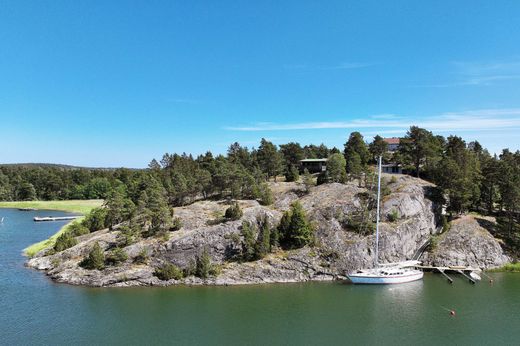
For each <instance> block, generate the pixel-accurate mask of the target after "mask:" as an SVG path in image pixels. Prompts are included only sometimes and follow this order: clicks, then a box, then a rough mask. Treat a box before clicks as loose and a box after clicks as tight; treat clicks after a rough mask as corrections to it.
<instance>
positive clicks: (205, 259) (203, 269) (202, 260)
mask: <svg viewBox="0 0 520 346" xmlns="http://www.w3.org/2000/svg"><path fill="white" fill-rule="evenodd" d="M210 271H211V258H210V257H209V254H208V251H207V250H206V249H204V250H202V253H201V254H200V256H197V259H196V260H195V276H197V277H199V278H201V279H207V278H208V277H209V276H210Z"/></svg>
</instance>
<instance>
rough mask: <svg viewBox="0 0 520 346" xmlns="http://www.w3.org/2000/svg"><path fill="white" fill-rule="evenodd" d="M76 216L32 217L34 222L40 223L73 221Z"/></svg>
mask: <svg viewBox="0 0 520 346" xmlns="http://www.w3.org/2000/svg"><path fill="white" fill-rule="evenodd" d="M77 218H78V216H45V217H39V216H35V217H34V219H33V220H34V222H42V221H66V220H74V219H77Z"/></svg>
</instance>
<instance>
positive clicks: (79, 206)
mask: <svg viewBox="0 0 520 346" xmlns="http://www.w3.org/2000/svg"><path fill="white" fill-rule="evenodd" d="M102 204H103V200H101V199H91V200H70V201H28V202H0V208H36V209H45V210H61V211H67V212H71V213H80V214H83V215H86V214H88V213H89V212H90V211H91V210H92V209H94V208H97V207H100V206H101V205H102ZM82 219H83V217H80V218H77V219H76V220H74V221H73V222H81V220H82ZM71 224H72V222H71V223H68V224H66V225H65V226H63V227H62V228H61V229H60V230H59V231H58V232H56V233H55V234H54V235H53V236H51V237H50V238H49V239H46V240H43V241H41V242H39V243H36V244H33V245H31V246H29V247H27V248H26V249H24V250H23V252H24V253H25V255H27V256H29V257H32V256H34V255H36V254H37V253H38V252H40V251H41V250H43V249H47V248H49V247H51V246H54V243H55V242H56V239H58V237H59V236H60V235H61V234H62V233H63V232H65V231H66V230H67V229H68V228H69V226H70V225H71Z"/></svg>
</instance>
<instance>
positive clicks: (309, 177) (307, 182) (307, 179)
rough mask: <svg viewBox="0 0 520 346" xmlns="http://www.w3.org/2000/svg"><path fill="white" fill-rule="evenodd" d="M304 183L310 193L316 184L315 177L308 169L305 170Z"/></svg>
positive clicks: (306, 190)
mask: <svg viewBox="0 0 520 346" xmlns="http://www.w3.org/2000/svg"><path fill="white" fill-rule="evenodd" d="M303 184H304V185H305V192H307V193H309V192H310V191H311V187H313V186H314V185H315V184H314V179H313V178H312V175H311V174H310V173H309V171H308V170H307V169H305V170H304V171H303Z"/></svg>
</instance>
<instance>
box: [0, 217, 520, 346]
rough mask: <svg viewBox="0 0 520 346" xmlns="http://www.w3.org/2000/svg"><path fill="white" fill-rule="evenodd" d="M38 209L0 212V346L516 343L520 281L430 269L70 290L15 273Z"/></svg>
mask: <svg viewBox="0 0 520 346" xmlns="http://www.w3.org/2000/svg"><path fill="white" fill-rule="evenodd" d="M36 213H38V214H41V215H43V214H45V213H42V212H20V211H17V210H11V209H0V217H2V216H5V217H6V219H5V221H4V223H3V225H0V337H1V339H0V344H5V345H16V344H21V345H22V344H23V345H27V344H53V345H58V344H85V345H86V344H90V345H92V344H106V343H110V344H121V345H123V344H125V345H127V344H237V345H238V344H240V345H253V344H255V345H260V344H347V343H348V344H352V343H354V344H360V343H363V344H381V343H385V344H400V345H403V344H432V345H438V344H493V345H497V344H511V345H518V344H520V275H514V274H493V277H494V279H495V283H494V284H493V285H490V284H489V283H487V282H482V283H480V284H478V285H475V286H472V285H470V284H468V283H467V282H465V281H463V280H462V279H456V280H455V283H454V285H453V286H450V285H448V284H447V283H446V282H445V281H444V280H443V279H442V278H441V277H440V276H438V275H433V274H427V275H425V278H424V280H423V281H421V282H416V283H412V284H406V285H401V286H377V287H376V286H374V287H372V286H370V287H369V286H352V285H348V284H343V283H307V284H288V285H268V286H245V287H194V288H190V287H172V288H131V289H90V288H82V287H74V286H68V285H62V284H55V283H53V282H51V281H50V280H49V279H47V278H46V277H45V275H44V274H42V273H40V272H36V271H34V270H30V269H27V268H25V267H24V266H23V263H24V257H23V256H22V255H21V250H22V249H23V248H24V247H26V246H27V245H29V244H31V243H34V242H36V241H39V240H41V239H44V238H46V237H47V236H49V235H50V234H52V233H54V232H55V231H56V230H57V229H58V228H59V227H61V225H62V223H59V222H55V223H34V222H33V221H32V217H33V216H34V215H35V214H36ZM50 214H52V215H56V216H57V215H63V214H64V213H59V212H49V213H48V214H47V215H50ZM446 308H450V309H455V310H456V312H457V316H456V317H450V316H449V313H448V311H446Z"/></svg>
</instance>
